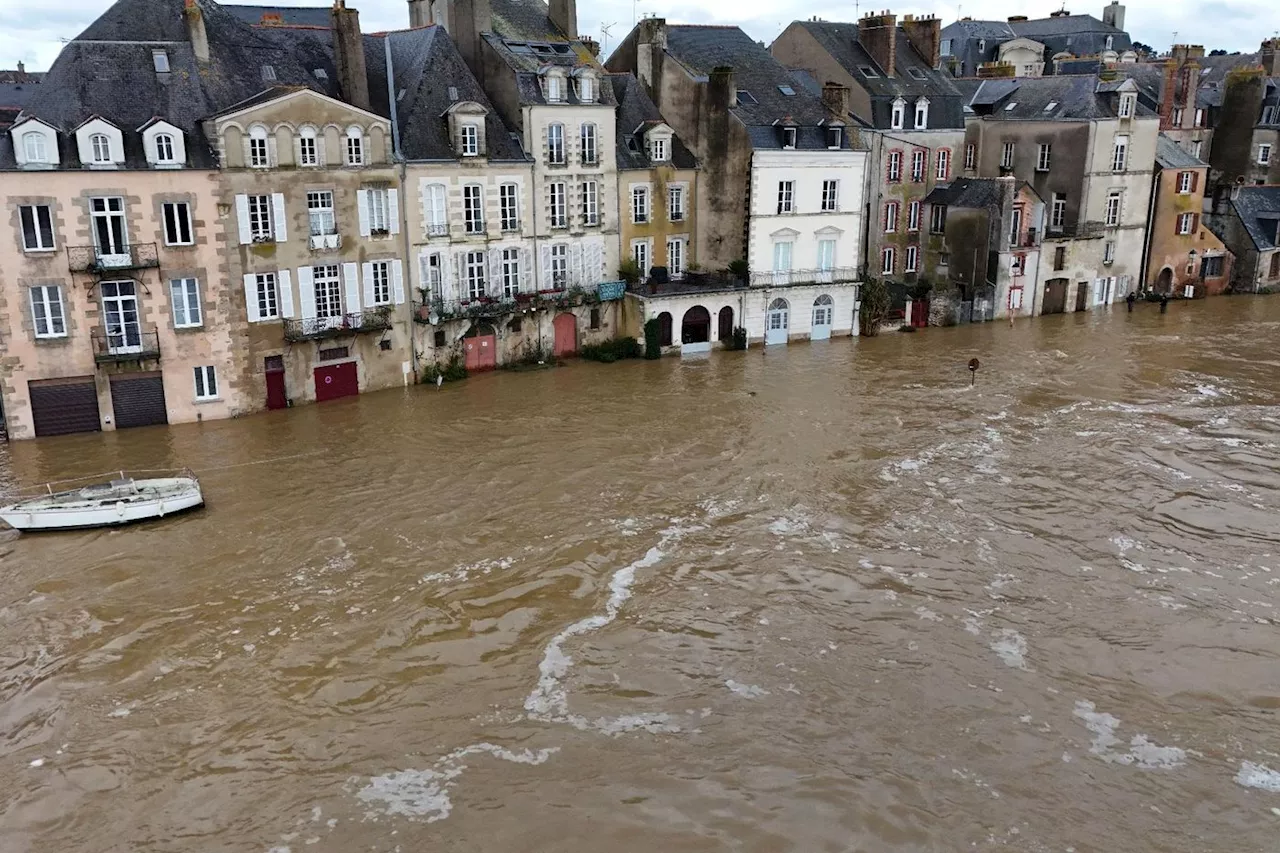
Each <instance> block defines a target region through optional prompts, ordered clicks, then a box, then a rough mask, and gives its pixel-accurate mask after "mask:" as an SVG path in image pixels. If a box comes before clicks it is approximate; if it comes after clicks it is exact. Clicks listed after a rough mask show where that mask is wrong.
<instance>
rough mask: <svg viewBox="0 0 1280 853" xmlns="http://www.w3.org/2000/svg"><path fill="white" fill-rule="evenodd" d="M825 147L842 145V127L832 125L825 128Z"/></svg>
mask: <svg viewBox="0 0 1280 853" xmlns="http://www.w3.org/2000/svg"><path fill="white" fill-rule="evenodd" d="M827 147H828V148H842V147H844V128H843V127H839V126H833V127H828V128H827Z"/></svg>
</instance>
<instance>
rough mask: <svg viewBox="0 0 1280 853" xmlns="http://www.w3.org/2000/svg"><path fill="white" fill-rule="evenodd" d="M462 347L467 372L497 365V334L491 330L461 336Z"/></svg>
mask: <svg viewBox="0 0 1280 853" xmlns="http://www.w3.org/2000/svg"><path fill="white" fill-rule="evenodd" d="M558 338H559V335H557V340H558ZM462 347H463V352H464V353H465V354H466V360H465V362H464V364H465V366H466V368H467V372H468V373H478V372H480V371H483V370H493V369H494V368H495V367H497V366H498V336H497V334H496V333H494V332H493V331H490V333H489V334H487V335H476V336H475V337H466V338H463V340H462Z"/></svg>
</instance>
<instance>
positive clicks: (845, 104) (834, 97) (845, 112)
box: [822, 80, 849, 119]
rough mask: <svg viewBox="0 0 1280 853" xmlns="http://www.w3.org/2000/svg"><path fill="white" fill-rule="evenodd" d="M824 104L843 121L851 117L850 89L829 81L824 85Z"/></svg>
mask: <svg viewBox="0 0 1280 853" xmlns="http://www.w3.org/2000/svg"><path fill="white" fill-rule="evenodd" d="M822 103H823V104H824V105H825V106H826V108H827V109H828V110H830V111H831V112H833V113H835V114H836V115H837V116H839V117H840V118H841V119H846V118H848V117H849V87H848V86H841V85H840V84H839V83H834V82H832V81H830V80H828V81H827V82H826V83H824V84H823V85H822Z"/></svg>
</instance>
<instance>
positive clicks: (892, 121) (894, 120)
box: [889, 98, 907, 130]
mask: <svg viewBox="0 0 1280 853" xmlns="http://www.w3.org/2000/svg"><path fill="white" fill-rule="evenodd" d="M906 112H907V102H906V101H904V100H902V98H895V99H894V102H893V113H892V115H890V117H889V127H890V128H891V129H893V130H902V124H903V122H904V121H905V120H906V119H905V116H906Z"/></svg>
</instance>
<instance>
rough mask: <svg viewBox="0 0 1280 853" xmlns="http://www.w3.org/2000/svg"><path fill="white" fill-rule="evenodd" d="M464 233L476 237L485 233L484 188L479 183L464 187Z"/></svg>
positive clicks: (464, 185)
mask: <svg viewBox="0 0 1280 853" xmlns="http://www.w3.org/2000/svg"><path fill="white" fill-rule="evenodd" d="M462 231H463V233H464V234H470V235H472V236H475V235H477V234H484V233H485V222H484V186H483V185H482V184H477V183H469V184H463V185H462Z"/></svg>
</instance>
